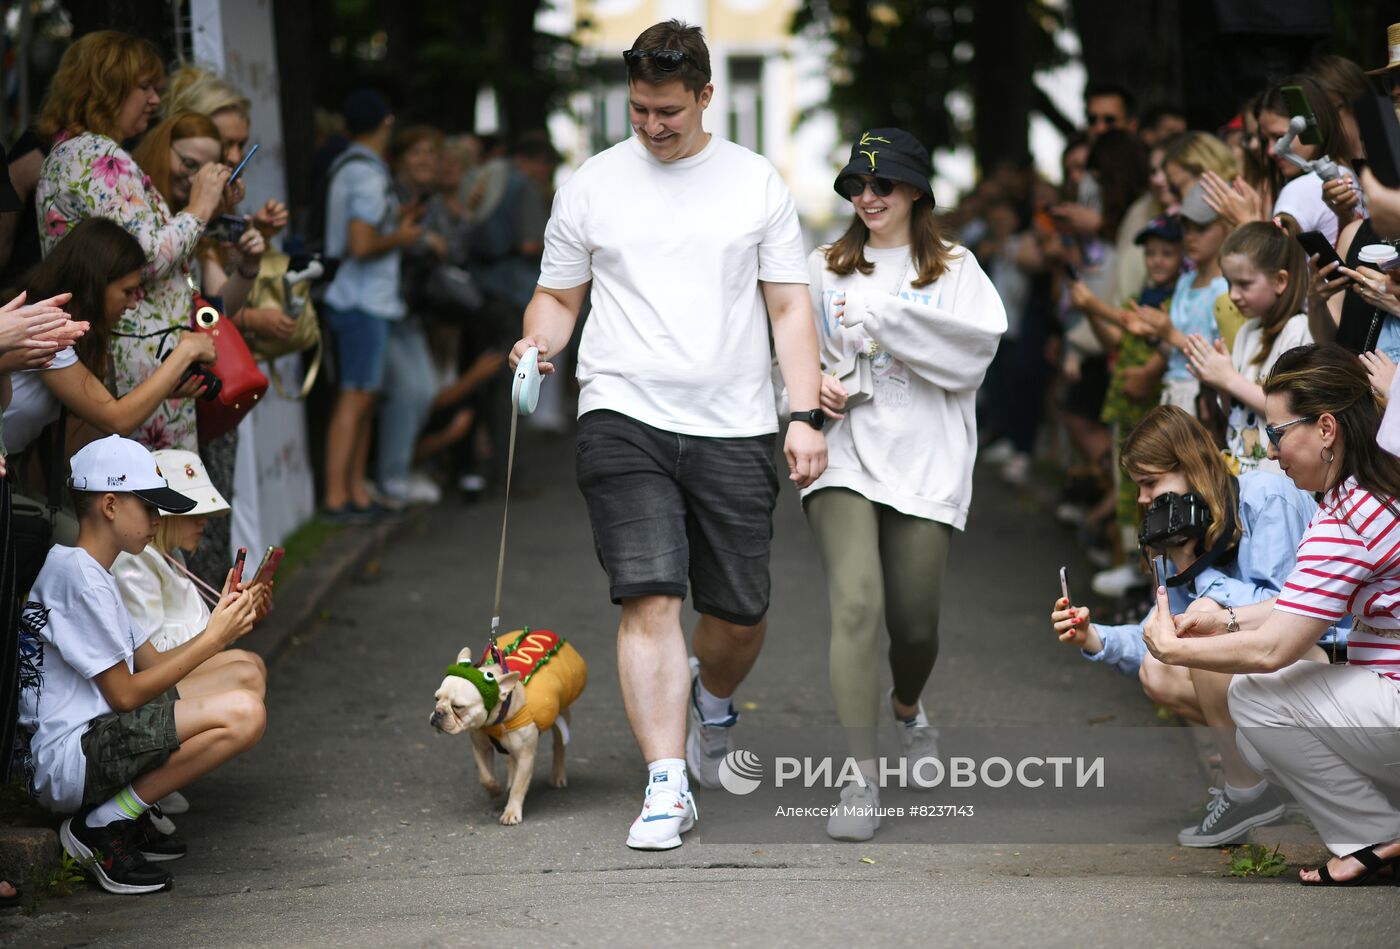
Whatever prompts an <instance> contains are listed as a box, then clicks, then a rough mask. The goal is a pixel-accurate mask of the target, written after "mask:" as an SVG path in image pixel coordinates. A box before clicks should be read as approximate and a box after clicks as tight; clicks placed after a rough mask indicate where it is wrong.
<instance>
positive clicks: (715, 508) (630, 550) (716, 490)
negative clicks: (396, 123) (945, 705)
mask: <svg viewBox="0 0 1400 949" xmlns="http://www.w3.org/2000/svg"><path fill="white" fill-rule="evenodd" d="M623 59H624V61H625V62H626V64H627V77H628V95H629V99H630V116H631V123H632V127H633V129H634V131H635V132H636V135H635V136H634V137H633V138H629V139H628V140H626V141H624V142H622V143H620V144H618V145H615V146H613V147H612V148H610V149H608V150H607V151H604V152H602V153H601V154H598V155H595V156H594V157H593V158H591V159H589V161H587V162H586V163H585V164H584V165H583V167H582V168H580V169H579V170H578V172H577V173H576V174H575V175H574V176H573V177H572V178H571V179H570V180H569V181H568V183H567V184H565V185H564V187H563V188H561V189H560V191H559V193H558V195H557V196H556V197H555V201H554V208H553V212H552V214H551V216H550V220H549V226H548V229H547V230H546V232H545V251H544V259H543V261H542V262H541V268H540V271H541V272H540V281H539V287H538V288H537V289H536V291H535V295H534V298H533V299H532V300H531V302H530V305H529V307H528V308H527V309H526V311H525V338H524V339H522V340H520V342H518V343H516V345H515V348H514V350H513V352H512V353H511V362H512V364H515V363H516V362H518V361H519V359H520V357H521V356H522V355H523V354H524V353H525V352H526V351H527V350H528V349H529V348H531V347H536V348H538V349H539V352H540V358H541V366H540V370H541V372H545V373H548V372H552V371H553V366H552V365H551V364H550V363H549V362H548V361H547V360H548V358H549V357H550V356H552V355H554V354H556V353H558V352H559V351H560V350H562V349H563V348H564V347H565V346H566V345H567V344H568V341H569V337H570V335H571V334H572V333H573V328H574V324H575V322H576V321H577V319H578V313H579V310H580V308H581V307H582V305H583V301H584V297H585V296H590V298H591V303H592V310H591V312H590V314H589V317H588V321H587V323H586V325H585V327H584V330H583V339H582V342H581V345H580V349H579V357H578V380H579V434H578V448H577V469H578V480H579V487H580V489H581V490H582V492H583V495H584V498H585V500H586V502H587V504H588V513H589V518H590V520H591V521H592V524H593V536H594V543H595V547H596V549H597V552H598V557H599V560H600V561H601V562H602V564H603V568H604V569H605V570H606V571H607V573H608V581H609V588H610V590H609V592H610V595H611V597H612V600H613V602H614V603H619V604H621V606H622V621H621V624H620V626H619V628H618V676H619V679H620V681H621V685H622V698H623V703H624V705H625V707H626V709H627V717H628V720H629V721H630V723H631V725H632V732H633V734H634V735H635V736H636V738H637V743H638V745H639V746H640V747H641V750H642V754H643V755H644V757H645V758H646V761H647V765H648V769H649V772H650V773H649V775H648V780H647V786H646V796H645V801H644V804H643V807H642V812H641V814H640V815H639V816H638V817H637V819H636V820H635V821H634V822H633V823H632V826H631V829H630V831H629V834H628V838H627V844H628V846H629V847H633V848H636V849H642V850H667V849H670V848H672V847H678V846H680V844H681V838H680V835H681V834H682V833H684V832H685V831H687V830H689V829H690V828H691V826H693V824H694V822H695V805H694V802H693V801H692V799H691V795H690V780H691V779H692V778H694V779H695V780H697V781H699V782H700V783H701V784H702V785H705V786H707V787H718V786H719V766H720V763H721V762H722V761H723V759H724V756H725V754H726V752H727V751H728V749H729V748H730V747H731V742H730V739H729V735H730V732H731V729H732V726H733V725H734V723H735V721H737V719H738V715H737V713H736V712H735V711H734V706H733V704H732V702H731V701H730V699H731V697H732V695H733V693H734V690H735V689H736V688H737V687H738V685H739V683H740V682H742V681H743V679H744V677H745V675H747V674H748V671H749V669H750V668H751V667H752V666H753V663H754V661H755V660H756V659H757V657H758V652H759V649H760V648H761V646H762V643H763V633H764V628H765V619H764V618H765V615H766V613H767V610H768V594H769V575H768V552H769V544H770V541H771V539H772V533H773V526H772V523H773V522H772V514H773V508H774V506H775V504H776V502H777V491H778V478H777V475H776V472H775V471H774V466H773V453H774V449H775V448H776V439H777V434H776V433H777V431H778V419H777V417H776V413H775V411H774V399H773V389H772V379H771V371H770V369H771V356H770V349H769V335H768V334H769V327H770V325H771V328H772V339H773V349H774V350H776V353H777V357H778V363H779V365H780V367H781V369H782V373H783V377H784V379H785V380H786V382H787V386H788V392H789V396H790V400H791V404H792V408H793V409H794V412H793V414H792V416H791V418H792V420H793V424H792V425H790V426H789V428H788V431H787V437H786V441H785V443H784V453H785V455H786V457H787V462H788V467H789V469H790V475H789V478H790V480H791V481H793V482H794V483H795V484H796V485H797V486H798V487H799V488H802V487H806V486H807V485H808V484H811V483H812V481H814V480H815V479H816V478H817V476H818V475H820V474H821V473H822V471H823V470H824V469H825V467H826V442H825V440H824V439H823V438H822V434H821V426H822V421H823V416H822V412H821V409H820V408H819V402H818V390H819V387H820V367H819V362H818V356H817V340H816V333H815V330H814V328H813V327H814V323H813V321H812V314H811V303H810V300H809V297H808V293H807V287H806V284H807V281H808V277H807V267H806V258H805V252H804V249H803V247H802V234H801V231H800V229H799V226H798V222H797V214H796V211H795V209H794V208H793V204H792V198H791V196H790V195H789V194H788V190H787V187H786V186H785V185H784V184H783V182H782V179H781V178H780V177H779V176H778V173H777V171H776V170H775V169H774V168H773V166H772V165H771V164H770V163H769V162H768V161H767V160H766V159H764V158H762V157H761V156H758V155H755V154H754V153H752V152H750V151H748V150H747V149H744V148H741V147H739V146H737V145H734V144H732V143H730V142H725V141H721V140H720V139H717V138H714V137H712V136H711V135H710V134H709V133H707V132H706V131H705V130H704V128H703V127H702V117H703V114H704V111H705V109H706V108H707V107H708V106H709V104H710V98H711V96H712V95H713V92H714V87H713V86H712V85H711V84H710V54H709V50H708V49H707V48H706V46H705V41H704V38H703V36H702V35H701V32H700V30H699V28H698V27H691V26H686V25H685V24H683V23H679V22H677V21H675V20H671V21H668V22H665V23H658V24H656V25H655V26H652V27H650V28H648V29H647V30H645V31H644V32H643V33H642V34H641V35H640V36H639V37H637V40H636V42H635V43H633V45H632V49H630V50H628V51H627V53H625V54H624V55H623ZM590 288H591V293H590ZM765 308H766V319H765ZM688 588H689V589H690V590H691V592H692V595H693V597H694V605H695V609H696V611H697V612H699V613H700V621H699V623H698V624H697V626H696V629H695V637H694V651H695V657H696V658H695V660H693V661H692V668H693V669H696V670H698V672H697V673H696V674H695V675H694V677H693V681H692V677H691V676H690V675H688V674H687V668H686V648H685V633H684V630H683V629H682V628H681V621H680V613H681V603H682V601H683V599H684V597H685V595H686V592H687V589H688ZM687 692H688V693H689V696H690V702H689V714H690V717H691V718H692V719H693V720H694V721H693V722H692V726H693V727H692V731H691V734H690V737H689V739H687V738H686V716H687V702H686V696H687ZM682 746H684V756H682ZM687 766H689V767H688V768H687Z"/></svg>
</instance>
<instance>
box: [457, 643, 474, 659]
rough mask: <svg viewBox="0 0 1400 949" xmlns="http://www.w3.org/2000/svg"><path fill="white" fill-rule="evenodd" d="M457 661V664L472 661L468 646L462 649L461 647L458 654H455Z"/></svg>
mask: <svg viewBox="0 0 1400 949" xmlns="http://www.w3.org/2000/svg"><path fill="white" fill-rule="evenodd" d="M457 661H458V662H471V661H472V650H471V647H470V646H464V647H462V651H461V652H459V653H457Z"/></svg>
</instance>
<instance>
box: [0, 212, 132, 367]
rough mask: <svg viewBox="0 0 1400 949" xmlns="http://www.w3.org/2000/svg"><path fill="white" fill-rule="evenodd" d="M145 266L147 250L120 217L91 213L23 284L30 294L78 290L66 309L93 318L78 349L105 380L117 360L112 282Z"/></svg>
mask: <svg viewBox="0 0 1400 949" xmlns="http://www.w3.org/2000/svg"><path fill="white" fill-rule="evenodd" d="M145 266H146V252H145V250H143V249H142V247H141V242H140V241H138V240H137V239H136V238H134V237H132V236H131V235H130V234H129V233H127V231H126V229H125V228H123V227H122V226H121V225H120V224H118V223H117V222H115V221H109V220H107V219H106V218H101V217H89V218H83V219H82V220H81V221H79V222H78V223H77V224H75V225H73V227H72V229H71V230H69V231H68V233H67V234H65V235H63V239H62V240H60V241H59V242H58V243H57V244H55V245H54V248H53V250H51V251H49V253H48V256H47V257H45V258H44V259H43V260H41V261H39V262H38V263H37V264H35V265H34V266H33V267H31V268H30V270H29V272H28V273H26V274H25V275H24V277H23V278H22V280H21V283H20V285H21V287H23V288H24V289H25V290H28V291H29V299H31V300H47V299H48V298H49V297H51V296H55V295H57V294H59V293H71V294H73V298H72V299H71V300H69V301H68V303H67V304H66V305H65V306H64V310H66V311H67V312H68V315H69V316H71V317H72V318H73V319H75V320H86V321H87V322H88V324H89V328H88V331H87V332H86V333H84V334H83V337H82V339H80V340H78V342H77V343H76V344H75V345H74V347H73V348H74V351H75V352H76V353H77V356H78V361H79V362H81V363H82V364H83V365H84V366H86V367H87V369H88V371H89V372H91V373H92V374H93V375H94V376H96V377H97V378H98V381H100V382H104V383H105V382H106V381H107V373H108V370H109V369H110V368H111V365H112V350H111V336H112V330H111V327H109V326H108V325H107V314H106V300H107V285H108V284H110V283H112V282H113V281H114V280H120V279H121V278H122V277H125V276H126V275H127V274H129V273H132V272H134V271H137V270H142V269H144V268H145ZM6 299H10V296H9V295H7V296H6Z"/></svg>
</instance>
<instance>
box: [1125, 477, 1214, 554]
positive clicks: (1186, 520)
mask: <svg viewBox="0 0 1400 949" xmlns="http://www.w3.org/2000/svg"><path fill="white" fill-rule="evenodd" d="M1213 520H1214V518H1212V516H1211V513H1210V507H1209V506H1207V504H1206V501H1205V498H1203V497H1201V496H1200V495H1199V494H1197V493H1195V492H1194V491H1193V492H1192V493H1190V494H1173V493H1171V492H1167V493H1166V494H1162V495H1158V496H1157V498H1156V499H1154V500H1153V502H1152V505H1151V506H1150V507H1149V508H1148V509H1147V516H1146V517H1144V518H1143V519H1142V527H1141V528H1140V529H1139V530H1138V543H1139V544H1141V545H1142V546H1143V547H1159V548H1160V547H1176V546H1179V545H1181V544H1182V543H1184V542H1186V541H1188V540H1193V539H1198V538H1202V537H1205V536H1206V531H1207V530H1209V529H1210V525H1211V523H1212V521H1213Z"/></svg>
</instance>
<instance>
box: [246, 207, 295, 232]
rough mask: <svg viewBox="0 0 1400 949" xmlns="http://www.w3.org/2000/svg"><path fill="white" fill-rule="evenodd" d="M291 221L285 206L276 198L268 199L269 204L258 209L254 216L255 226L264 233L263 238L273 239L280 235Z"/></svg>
mask: <svg viewBox="0 0 1400 949" xmlns="http://www.w3.org/2000/svg"><path fill="white" fill-rule="evenodd" d="M291 219H292V218H291V214H290V213H289V212H288V211H287V206H286V205H285V204H283V203H282V202H281V201H278V200H276V199H275V198H268V199H267V203H266V204H264V205H263V206H262V207H260V208H258V210H257V212H256V213H255V214H254V215H253V226H254V227H256V228H257V229H258V230H260V231H262V233H263V237H268V238H271V237H276V236H277V235H278V234H280V233H281V232H282V230H283V228H285V227H286V226H287V222H288V221H290V220H291Z"/></svg>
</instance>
